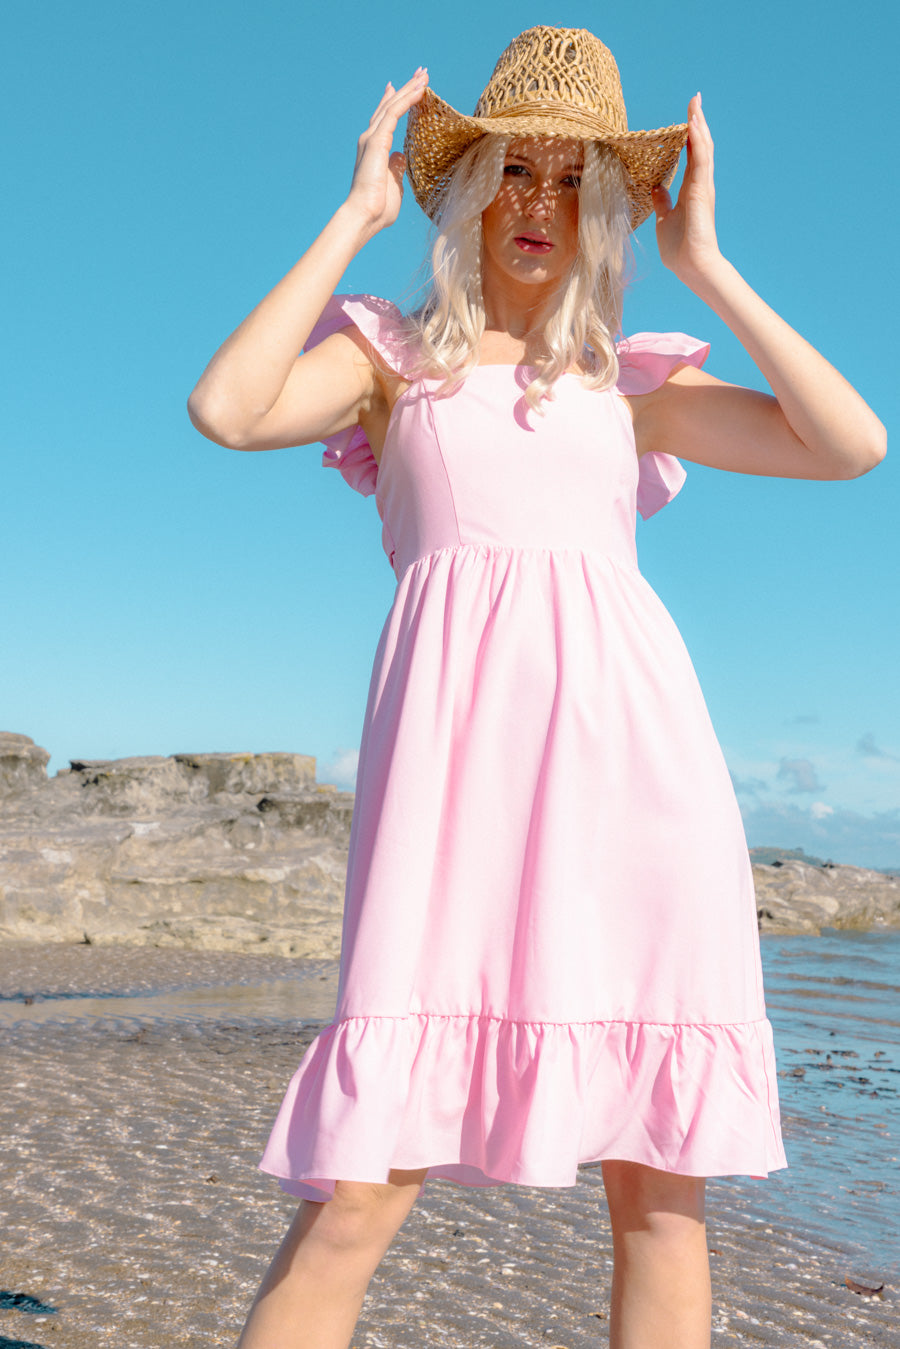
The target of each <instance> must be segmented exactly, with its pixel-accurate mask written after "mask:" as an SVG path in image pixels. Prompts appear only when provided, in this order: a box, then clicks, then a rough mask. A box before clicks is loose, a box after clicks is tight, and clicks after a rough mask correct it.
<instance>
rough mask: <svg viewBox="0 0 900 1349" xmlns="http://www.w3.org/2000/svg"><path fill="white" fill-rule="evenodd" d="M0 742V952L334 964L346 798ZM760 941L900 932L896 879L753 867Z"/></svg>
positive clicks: (310, 779)
mask: <svg viewBox="0 0 900 1349" xmlns="http://www.w3.org/2000/svg"><path fill="white" fill-rule="evenodd" d="M49 757H50V756H49V754H48V752H47V751H46V750H45V749H42V748H41V747H40V746H38V745H36V744H35V743H34V741H33V740H31V739H29V737H28V736H24V735H16V734H12V733H0V941H3V942H5V943H8V942H17V943H19V942H66V943H88V944H95V945H118V944H123V945H137V946H156V947H182V948H190V949H194V950H217V951H234V952H248V953H249V952H256V953H260V954H269V955H277V956H293V957H303V958H314V959H335V958H336V957H337V955H338V952H339V949H340V935H341V912H342V904H343V888H344V874H345V871H346V865H347V847H348V842H349V834H350V821H351V817H352V812H353V795H352V793H349V792H341V791H338V789H337V788H336V787H333V786H330V785H328V784H323V783H318V782H316V769H315V760H314V759H313V758H311V757H310V756H307V755H301V754H274V753H273V754H238V753H236V754H227V753H226V754H175V755H172V756H169V757H162V756H152V757H144V758H129V759H113V760H74V761H72V763H71V766H70V767H69V768H68V769H64V770H62V771H61V772H59V773H57V774H56V775H55V776H54V777H52V778H51V777H48V776H47V771H46V765H47V762H48V760H49ZM753 873H754V879H755V883H756V893H757V912H758V916H759V924H760V930H761V931H762V932H773V933H780V934H789V933H809V934H815V933H817V932H819V931H820V930H821V929H822V928H823V927H839V928H856V929H866V928H870V927H877V926H889V927H900V877H898V876H891V875H885V874H883V873H881V872H877V871H868V870H865V869H862V868H858V867H847V866H835V865H832V864H831V863H825V864H822V865H817V864H814V863H812V862H809V861H804V860H801V859H797V858H792V857H786V858H785V859H784V860H783V861H780V860H776V861H774V862H772V863H770V864H768V865H759V864H758V865H754V867H753Z"/></svg>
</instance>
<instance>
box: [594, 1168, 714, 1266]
mask: <svg viewBox="0 0 900 1349" xmlns="http://www.w3.org/2000/svg"><path fill="white" fill-rule="evenodd" d="M603 1179H604V1183H605V1187H606V1195H607V1201H608V1203H609V1212H610V1219H611V1221H612V1228H613V1237H614V1238H616V1239H618V1238H621V1237H623V1236H625V1235H627V1234H629V1233H637V1232H640V1233H643V1234H644V1235H646V1236H648V1237H652V1238H653V1239H654V1240H655V1241H658V1242H661V1243H663V1244H667V1243H668V1242H672V1243H673V1244H678V1245H681V1244H682V1243H683V1242H684V1241H685V1239H686V1238H688V1237H689V1236H690V1234H691V1233H695V1234H696V1235H697V1236H698V1238H699V1237H700V1236H702V1235H703V1231H704V1221H705V1187H706V1182H705V1180H704V1179H703V1178H702V1177H699V1176H679V1175H675V1174H673V1173H671V1172H668V1171H658V1170H656V1169H655V1168H654V1167H650V1166H641V1165H639V1164H638V1163H636V1162H607V1163H604V1167H603Z"/></svg>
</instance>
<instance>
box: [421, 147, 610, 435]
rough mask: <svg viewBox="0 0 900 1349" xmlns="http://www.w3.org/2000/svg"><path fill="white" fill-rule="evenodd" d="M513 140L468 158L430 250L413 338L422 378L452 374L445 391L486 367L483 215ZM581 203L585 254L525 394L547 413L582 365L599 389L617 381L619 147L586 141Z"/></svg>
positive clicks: (472, 151)
mask: <svg viewBox="0 0 900 1349" xmlns="http://www.w3.org/2000/svg"><path fill="white" fill-rule="evenodd" d="M510 140H511V137H508V136H482V137H481V138H480V139H479V140H477V141H475V143H474V144H473V145H470V146H469V148H468V149H467V150H466V151H465V153H464V154H463V155H462V156H461V157H460V159H459V162H458V164H457V165H456V167H455V169H454V171H453V178H452V180H451V182H450V185H449V187H448V189H447V195H446V197H445V199H444V203H443V207H442V210H441V214H440V217H439V219H438V222H437V230H438V233H437V237H436V239H435V241H434V245H433V248H432V250H431V264H432V265H431V282H430V288H429V291H428V293H427V295H426V298H425V301H424V304H423V305H422V306H421V308H419V309H417V310H416V311H415V312H414V313H412V314H410V315H408V317H407V319H406V321H405V326H406V332H407V336H408V337H409V338H411V339H412V341H413V343H414V344H415V345H417V346H418V349H419V353H420V356H419V359H418V361H417V363H416V367H415V373H417V374H420V375H422V374H429V375H431V376H432V377H433V376H434V374H435V372H437V373H438V374H439V375H443V376H444V381H445V382H444V385H443V386H442V392H449V391H450V390H452V389H453V388H455V387H456V386H457V385H458V384H459V383H460V382H461V381H462V380H463V379H465V377H466V375H468V373H469V372H470V371H471V370H472V369H473V368H474V367H475V366H476V365H477V364H478V357H479V348H480V344H481V337H482V334H483V332H484V327H485V314H484V300H483V297H482V285H481V277H482V271H481V268H482V228H481V215H482V212H483V211H484V209H485V208H486V207H487V206H488V205H489V204H490V203H491V202H492V201H493V199H494V197H495V196H496V195H497V192H498V191H499V189H500V184H501V182H502V181H503V168H504V164H505V160H506V151H507V147H508V146H509V143H510ZM583 152H584V166H583V169H582V173H581V184H580V187H579V197H578V245H579V247H578V255H577V257H576V259H575V262H574V263H573V265H572V267H571V269H570V272H569V275H568V278H567V280H566V282H565V284H564V285H563V287H561V289H560V294H559V303H558V305H557V306H556V308H555V310H554V311H553V313H552V315H551V316H550V318H549V320H548V321H547V323H546V325H545V327H544V333H543V337H544V342H545V345H546V349H547V352H548V353H549V355H548V356H547V357H546V358H544V359H543V361H541V362H539V364H538V366H537V378H536V379H534V380H533V381H532V382H531V383H530V384H529V386H528V389H527V390H526V394H525V397H526V399H527V401H528V404H529V406H530V407H532V408H533V409H535V411H540V410H541V407H540V405H541V402H542V400H543V399H544V398H552V397H553V385H554V384H555V382H556V380H558V379H559V377H560V375H563V374H565V372H566V371H567V370H570V369H571V368H572V366H574V365H576V364H578V365H580V366H581V368H582V369H583V370H584V372H585V373H584V382H585V384H586V386H587V387H588V388H591V389H608V388H611V387H612V386H613V385H614V384H615V382H616V379H617V378H618V373H619V362H618V360H617V358H616V349H615V337H616V334H617V333H618V332H619V330H620V327H621V322H622V300H623V296H624V292H625V286H626V284H627V280H628V272H629V266H630V263H631V224H630V209H629V204H628V195H627V192H626V171H625V168H624V166H623V165H622V163H621V161H620V160H619V159H618V158H617V157H616V155H615V154H613V152H612V151H611V150H608V149H607V148H606V147H605V146H602V145H598V144H597V142H595V141H585V142H584V145H583Z"/></svg>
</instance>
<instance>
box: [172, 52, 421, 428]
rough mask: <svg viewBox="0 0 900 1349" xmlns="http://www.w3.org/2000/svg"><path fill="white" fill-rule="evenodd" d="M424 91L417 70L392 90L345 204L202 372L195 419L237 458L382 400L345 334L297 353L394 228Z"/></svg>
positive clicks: (363, 358)
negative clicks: (400, 133)
mask: <svg viewBox="0 0 900 1349" xmlns="http://www.w3.org/2000/svg"><path fill="white" fill-rule="evenodd" d="M427 83H428V75H427V72H425V71H424V70H418V71H416V73H415V75H414V76H413V78H412V79H411V80H409V81H408V82H407V83H406V84H404V85H403V87H402V88H401V89H394V87H393V85H391V84H389V85H388V86H387V88H386V89H385V92H384V95H383V97H382V99H381V102H380V103H379V104H378V107H377V108H376V109H375V112H374V113H373V115H372V119H371V121H370V122H369V125H368V127H367V128H366V130H365V131H364V132H363V134H362V136H361V137H360V139H359V147H358V153H357V157H356V167H355V170H354V174H353V182H352V185H351V188H350V193H349V195H348V197H347V200H346V201H345V202H344V203H343V204H342V205H341V206H340V207H339V208H338V210H337V212H336V213H335V215H334V216H333V217H332V218H331V220H330V221H329V222H328V224H327V225H326V226H325V228H324V230H323V231H322V233H321V234H320V235H319V237H318V238H317V239H316V240H315V242H314V243H313V244H312V245H311V247H310V248H309V249H307V251H306V252H305V253H304V255H303V257H302V258H301V259H300V261H299V262H297V263H296V264H295V266H294V267H292V268H291V270H290V271H289V272H288V274H287V275H286V276H285V277H283V278H282V280H281V281H279V282H278V284H277V286H275V288H274V289H273V290H271V291H270V292H269V294H268V295H267V296H266V297H265V299H264V300H262V301H261V302H260V303H259V304H258V305H257V306H256V308H255V309H254V310H253V312H252V313H250V314H248V316H247V318H245V319H244V321H243V323H242V324H241V325H240V327H238V328H236V329H235V331H234V332H233V333H232V334H231V336H230V337H229V338H227V339H226V341H225V342H223V343H222V346H221V347H220V348H219V350H218V351H217V352H216V354H215V355H214V356H213V358H212V360H211V361H210V363H209V365H208V366H207V367H206V369H205V370H204V372H203V374H202V375H201V377H200V379H199V380H198V382H197V386H196V388H195V389H194V391H193V393H192V394H191V396H190V398H189V399H188V412H189V413H190V417H191V421H192V422H193V423H194V425H195V426H196V427H197V429H198V431H202V433H203V435H205V436H208V437H209V439H210V440H214V441H216V442H217V443H218V444H219V445H226V446H228V447H229V448H231V449H236V450H271V449H276V448H279V447H281V446H285V445H306V444H310V443H312V442H313V441H316V440H320V439H321V438H322V437H323V436H326V435H331V434H333V433H334V432H335V431H340V430H343V429H344V428H345V427H347V426H352V425H354V424H355V423H356V422H357V421H358V420H359V418H360V416H364V415H365V413H366V411H367V410H368V409H370V408H371V407H372V406H373V404H375V403H377V402H378V401H379V400H380V399H381V398H382V397H383V391H382V389H381V387H380V384H379V371H378V368H377V366H376V365H375V363H374V362H373V361H372V360H371V359H370V356H369V354H368V352H367V348H366V344H365V342H364V341H362V340H361V339H360V340H356V339H355V338H354V337H352V336H351V335H349V334H348V333H344V332H338V333H335V334H334V335H333V336H331V337H329V338H327V339H326V340H325V341H324V342H323V343H321V345H320V346H317V347H316V348H315V349H314V350H313V351H311V352H309V353H308V354H306V355H303V356H298V352H300V351H301V350H302V348H303V346H304V344H305V343H306V340H307V338H308V337H309V335H310V333H311V332H312V329H313V327H314V325H315V323H316V320H317V319H318V318H319V316H320V314H321V313H322V311H323V309H324V308H325V305H326V304H327V303H328V300H329V299H330V298H331V296H332V294H333V293H334V291H335V289H336V287H337V284H338V282H339V281H340V279H341V277H342V275H343V274H344V272H345V271H346V269H347V266H348V265H349V263H350V262H351V260H352V259H353V257H355V255H356V254H357V253H358V252H359V250H360V249H361V248H362V247H363V245H364V244H365V243H367V242H368V240H369V239H371V238H372V237H373V236H374V235H375V234H377V233H378V232H379V230H382V229H384V228H385V227H386V226H388V225H391V224H393V222H394V221H395V220H396V218H397V214H398V212H399V210H400V202H401V199H402V196H403V173H404V170H405V168H406V163H405V160H404V157H403V155H402V154H392V153H391V144H392V141H393V136H394V131H395V129H396V127H397V123H398V121H399V120H400V118H401V117H403V116H404V115H405V113H407V112H408V111H409V109H410V107H412V105H413V104H414V103H417V102H418V100H419V99H420V98H421V97H422V93H423V91H424V89H425V86H426V84H427Z"/></svg>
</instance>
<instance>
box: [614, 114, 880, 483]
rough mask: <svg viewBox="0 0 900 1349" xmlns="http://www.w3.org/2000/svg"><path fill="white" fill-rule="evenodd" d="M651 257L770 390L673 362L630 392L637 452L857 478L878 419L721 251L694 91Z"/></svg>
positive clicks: (874, 456) (874, 449) (876, 458)
mask: <svg viewBox="0 0 900 1349" xmlns="http://www.w3.org/2000/svg"><path fill="white" fill-rule="evenodd" d="M654 204H655V207H656V221H657V223H656V234H657V241H658V244H659V251H660V257H661V258H662V261H663V262H664V263H665V265H666V266H667V267H669V268H670V269H671V270H672V271H673V272H674V273H675V274H676V276H678V277H679V279H680V280H681V281H683V282H684V284H685V285H686V286H689V287H690V289H691V290H692V291H694V293H695V294H696V295H698V296H699V297H700V299H702V300H704V301H705V302H706V304H708V305H709V307H710V308H711V309H712V310H714V311H715V313H717V314H718V315H719V317H720V318H721V319H722V320H723V321H724V322H725V323H727V324H728V326H729V328H730V329H731V331H732V332H733V333H734V334H735V336H736V337H737V338H738V340H739V341H740V342H741V344H742V345H743V346H744V347H745V349H746V350H747V352H748V353H749V355H750V356H751V358H752V359H753V361H754V362H755V363H756V365H757V367H758V368H759V370H760V372H761V374H762V375H763V377H764V378H765V379H766V381H767V383H768V384H769V387H770V388H771V390H772V394H773V395H774V396H772V397H770V396H769V395H767V394H763V393H759V392H757V391H755V390H752V389H744V388H740V387H738V386H736V385H731V384H724V383H722V381H720V380H717V379H715V378H714V377H713V376H712V375H707V374H706V373H705V372H704V371H702V370H693V369H687V368H685V369H682V370H680V371H678V372H677V373H676V374H675V375H673V376H672V377H671V379H669V380H668V381H667V382H666V383H665V384H663V385H662V387H661V388H660V389H658V390H655V391H654V392H653V393H650V394H645V395H643V396H641V397H639V398H634V399H632V400H630V401H631V403H632V410H633V415H634V425H635V439H636V441H637V446H638V453H640V454H643V453H646V452H647V451H648V450H667V451H668V452H669V453H670V454H675V455H678V456H679V457H680V458H683V459H688V460H692V461H693V462H695V463H700V464H707V465H709V466H710V467H713V468H725V469H730V470H732V471H733V472H736V473H756V474H769V475H771V476H773V477H783V478H855V477H857V476H859V474H861V473H865V472H867V470H868V469H870V468H874V466H875V465H876V464H877V463H879V462H880V460H881V459H882V458H883V457H884V452H885V443H886V434H885V429H884V427H883V426H882V424H881V422H880V421H879V420H878V418H877V417H876V416H875V414H874V412H873V411H872V410H871V408H870V407H869V406H868V404H867V403H865V402H864V400H863V399H862V398H861V397H860V395H859V394H858V393H857V392H856V390H855V389H854V388H853V387H852V386H851V385H850V384H848V383H847V381H846V380H845V379H844V377H843V376H842V375H841V374H839V373H838V371H837V370H835V368H834V366H832V365H831V364H829V362H828V361H826V360H825V358H824V356H822V355H820V353H819V352H818V351H816V350H815V348H814V347H812V346H810V344H809V343H808V342H807V341H805V339H804V338H802V337H801V336H800V335H799V333H796V332H795V331H794V330H793V329H792V328H790V327H789V326H788V324H787V323H785V322H784V320H783V319H781V318H779V316H778V315H777V314H776V313H775V312H774V310H772V309H770V308H769V306H768V305H767V304H766V303H765V302H764V301H763V300H762V299H760V297H759V296H758V295H757V294H756V293H755V292H754V291H753V290H752V289H751V288H750V286H749V285H748V284H747V282H746V281H745V280H744V279H743V277H742V276H741V275H740V273H739V272H738V271H737V270H736V269H735V268H734V267H733V266H732V265H731V263H730V262H728V261H727V260H726V259H725V258H724V257H723V256H722V254H721V253H720V251H719V247H718V243H717V240H716V232H715V217H714V204H715V191H714V183H713V143H712V137H711V135H710V132H709V127H708V126H707V123H706V118H705V117H704V115H703V109H702V107H701V103H700V95H699V94H697V95H696V96H695V97H694V98H693V99H691V102H690V105H689V108H688V156H687V167H686V169H685V174H684V180H683V182H682V185H681V190H680V192H679V194H678V200H677V202H676V203H675V204H674V205H673V203H672V201H671V198H670V197H669V194H668V192H666V190H665V189H664V188H661V189H658V190H657V192H656V194H655V198H654Z"/></svg>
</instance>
